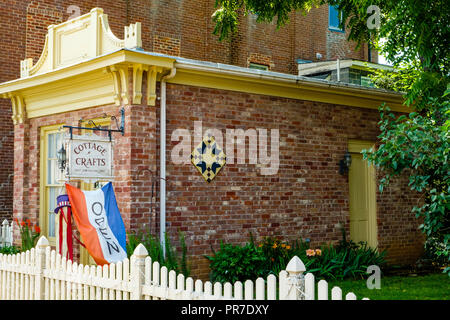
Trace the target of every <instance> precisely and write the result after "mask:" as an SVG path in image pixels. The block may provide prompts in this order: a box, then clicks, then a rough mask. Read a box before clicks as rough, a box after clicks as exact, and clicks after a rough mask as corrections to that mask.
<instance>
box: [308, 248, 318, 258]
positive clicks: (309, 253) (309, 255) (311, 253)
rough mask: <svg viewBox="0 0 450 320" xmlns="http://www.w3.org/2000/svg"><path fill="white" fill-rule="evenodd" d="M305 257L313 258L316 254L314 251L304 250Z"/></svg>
mask: <svg viewBox="0 0 450 320" xmlns="http://www.w3.org/2000/svg"><path fill="white" fill-rule="evenodd" d="M306 255H307V256H308V257H313V256H315V255H316V252H315V251H314V249H308V250H306Z"/></svg>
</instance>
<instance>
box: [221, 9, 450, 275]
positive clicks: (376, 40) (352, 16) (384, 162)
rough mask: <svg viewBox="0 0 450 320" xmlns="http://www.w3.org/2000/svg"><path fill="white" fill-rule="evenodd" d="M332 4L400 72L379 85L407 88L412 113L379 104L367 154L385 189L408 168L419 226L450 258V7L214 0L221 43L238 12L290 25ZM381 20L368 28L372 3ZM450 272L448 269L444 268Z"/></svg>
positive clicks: (379, 79) (383, 76)
mask: <svg viewBox="0 0 450 320" xmlns="http://www.w3.org/2000/svg"><path fill="white" fill-rule="evenodd" d="M325 4H329V5H332V6H335V7H337V9H338V10H339V11H340V12H341V13H342V19H341V22H340V26H341V27H344V26H345V27H346V30H349V32H348V40H352V41H355V42H356V43H357V45H358V46H357V47H359V46H360V45H361V44H363V43H365V42H369V43H371V45H372V46H373V47H374V48H375V49H377V50H378V51H379V52H380V53H382V54H383V55H384V56H385V57H386V58H387V60H388V61H390V62H391V63H392V64H393V66H394V68H396V69H397V71H396V72H395V73H390V74H389V73H386V72H379V73H378V74H376V75H375V77H374V82H375V84H376V85H378V86H379V87H382V88H385V89H391V90H395V91H401V92H403V93H404V98H405V100H404V104H405V105H406V106H408V107H410V108H411V109H412V110H413V111H412V112H411V113H409V114H404V115H399V114H394V113H392V112H390V109H389V106H387V105H383V106H381V107H380V116H381V120H380V122H379V125H380V131H381V134H380V136H379V139H380V143H379V144H378V146H377V149H376V150H370V151H366V152H365V158H366V159H368V160H369V161H370V162H371V163H374V164H375V165H376V166H377V167H378V168H380V169H382V172H383V173H384V176H383V177H382V179H381V181H380V184H379V185H380V190H383V188H384V187H385V186H386V185H387V184H388V183H389V181H390V180H391V178H392V177H393V176H397V175H400V174H403V173H405V172H407V173H408V174H409V182H410V183H409V185H410V187H411V189H413V190H415V191H417V192H419V193H420V194H421V195H422V202H421V203H420V204H418V205H417V206H416V207H414V208H413V212H415V213H416V216H418V217H422V218H423V224H422V225H421V229H422V230H423V231H424V233H425V234H426V235H427V236H428V237H433V238H434V239H438V240H439V241H441V242H443V243H444V246H443V247H442V248H443V249H442V252H440V253H439V254H440V256H443V255H444V256H446V257H447V261H449V260H448V259H449V252H450V232H449V229H450V225H449V212H450V207H449V206H450V198H449V191H450V167H449V159H448V157H449V129H450V128H449V127H450V120H449V119H450V111H449V97H450V94H449V87H450V86H449V75H450V70H449V58H450V54H449V48H450V43H449V42H450V28H449V21H450V6H449V5H448V1H444V0H432V1H417V0H328V1H326V0H216V7H217V8H218V9H217V11H216V12H215V13H214V15H213V20H214V21H215V22H216V28H215V29H214V33H215V34H217V35H219V38H220V39H221V40H223V39H225V38H231V37H232V35H233V33H234V32H236V31H237V27H238V23H239V14H240V13H243V14H244V15H246V14H249V13H253V14H256V15H257V22H271V21H273V20H274V19H276V21H277V27H278V28H279V27H281V26H283V25H284V24H286V23H288V22H289V16H290V14H291V12H292V11H301V12H303V13H304V14H307V13H308V12H309V11H310V10H311V9H312V8H314V7H317V6H320V5H325ZM374 6H376V8H378V9H379V15H378V16H377V18H379V23H377V25H376V27H373V26H372V27H371V26H369V23H368V21H369V20H370V19H371V18H372V17H373V15H374V14H377V13H376V12H374V10H373V8H374ZM446 271H447V272H448V273H449V275H450V267H449V268H447V269H446Z"/></svg>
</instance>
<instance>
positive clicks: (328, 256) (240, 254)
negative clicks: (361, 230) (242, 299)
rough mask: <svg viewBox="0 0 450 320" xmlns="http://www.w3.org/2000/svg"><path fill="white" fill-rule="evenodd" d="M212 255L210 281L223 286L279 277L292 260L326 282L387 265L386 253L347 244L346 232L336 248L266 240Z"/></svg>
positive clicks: (222, 249) (225, 246)
mask: <svg viewBox="0 0 450 320" xmlns="http://www.w3.org/2000/svg"><path fill="white" fill-rule="evenodd" d="M213 253H214V256H212V257H210V256H206V258H208V259H209V261H210V270H211V273H210V279H211V281H219V282H222V283H223V282H227V281H229V282H234V281H237V280H239V281H245V280H247V279H252V280H255V279H256V278H258V277H263V278H266V277H267V276H268V275H269V274H275V275H278V274H279V273H280V271H282V270H285V269H286V266H287V264H288V263H289V261H290V260H291V259H292V257H294V256H298V257H299V258H300V259H301V260H302V261H303V263H304V264H305V268H306V273H308V272H312V273H313V274H314V276H315V277H316V278H317V279H326V280H334V279H347V278H362V277H364V276H366V275H367V273H366V272H367V267H368V266H370V265H377V266H379V267H382V266H383V265H384V264H385V263H386V261H385V259H384V257H385V255H386V251H382V252H378V250H377V249H374V248H370V247H369V246H368V245H367V243H365V242H360V243H355V242H353V241H351V240H347V239H346V238H345V232H343V237H342V240H341V241H340V242H339V243H338V244H336V245H332V244H328V245H323V246H321V247H320V248H315V249H313V248H310V242H309V241H308V240H307V241H303V240H302V239H299V240H296V241H293V242H291V243H289V242H286V241H281V240H280V239H277V238H272V237H266V238H264V239H263V240H262V242H261V243H259V244H258V245H255V244H254V242H253V238H251V239H250V241H249V242H247V244H246V245H244V246H234V245H231V244H223V243H221V246H220V250H218V251H217V252H214V251H213Z"/></svg>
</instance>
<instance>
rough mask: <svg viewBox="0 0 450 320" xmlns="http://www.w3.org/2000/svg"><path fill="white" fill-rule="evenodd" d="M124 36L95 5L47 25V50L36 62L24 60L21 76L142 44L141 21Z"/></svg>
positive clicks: (29, 59) (39, 72)
mask: <svg viewBox="0 0 450 320" xmlns="http://www.w3.org/2000/svg"><path fill="white" fill-rule="evenodd" d="M124 35H125V37H124V39H123V40H121V39H119V38H117V37H116V36H115V35H114V34H113V33H112V31H111V29H110V27H109V23H108V15H106V14H104V13H103V9H101V8H94V9H92V10H91V11H90V12H89V13H88V14H85V15H82V16H80V17H77V18H74V19H71V20H68V21H66V22H63V23H61V24H58V25H50V26H48V33H47V35H46V36H45V44H44V50H43V51H42V55H41V57H40V58H39V60H38V61H37V62H36V64H35V65H33V60H32V59H31V58H28V59H25V60H22V61H21V64H20V76H21V78H24V77H29V76H33V75H38V74H42V73H46V72H49V71H53V70H56V69H59V68H63V67H67V66H70V65H73V64H76V63H80V62H83V61H87V60H89V59H93V58H96V57H98V56H102V55H105V54H108V53H112V52H114V51H117V50H120V49H123V48H127V49H135V48H140V47H141V46H142V39H141V23H140V22H137V23H135V24H131V25H130V26H126V27H125V32H124Z"/></svg>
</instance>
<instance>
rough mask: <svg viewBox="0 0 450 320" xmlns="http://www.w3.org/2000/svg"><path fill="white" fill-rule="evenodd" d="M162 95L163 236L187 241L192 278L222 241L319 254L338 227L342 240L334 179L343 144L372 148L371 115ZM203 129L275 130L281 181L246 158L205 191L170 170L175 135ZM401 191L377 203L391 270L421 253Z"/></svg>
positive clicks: (342, 212) (395, 188) (342, 202)
mask: <svg viewBox="0 0 450 320" xmlns="http://www.w3.org/2000/svg"><path fill="white" fill-rule="evenodd" d="M168 90H169V92H168V101H167V110H168V111H167V121H168V123H167V129H168V135H167V145H168V146H171V147H168V149H167V159H169V160H168V166H167V222H168V230H169V231H170V234H171V235H172V236H173V237H175V236H176V232H177V229H180V230H181V231H184V232H185V233H186V239H187V245H188V248H189V252H190V253H192V254H195V255H198V257H197V258H196V259H195V260H194V261H195V262H194V266H193V269H194V272H195V273H196V274H198V275H201V276H202V277H206V276H207V273H206V272H207V266H208V262H207V260H206V259H205V258H203V257H201V256H200V255H202V254H209V253H211V251H210V246H211V245H212V246H213V247H214V248H215V249H217V248H218V247H219V244H220V240H224V241H225V242H232V243H243V242H245V241H247V240H248V239H249V234H250V232H251V233H252V234H253V235H254V236H255V237H256V238H260V237H263V236H277V237H281V238H283V239H290V240H293V239H298V238H300V237H301V238H303V239H305V238H310V239H311V242H312V244H313V245H315V244H320V243H323V242H329V241H337V240H339V239H341V233H340V231H339V229H338V228H337V227H336V225H337V224H338V223H339V222H342V223H344V224H345V227H346V229H347V232H348V230H349V213H348V211H349V207H348V206H349V203H348V201H349V200H348V199H349V195H348V178H347V176H342V175H340V174H339V173H338V162H339V160H340V159H341V158H342V156H343V155H344V153H345V151H346V150H347V146H348V139H361V140H369V141H375V140H376V137H377V135H378V134H379V132H378V126H377V122H378V121H379V114H378V111H377V110H370V109H362V108H351V107H346V106H340V105H333V104H324V103H315V102H310V101H300V100H292V99H284V98H276V97H270V96H261V95H253V94H245V93H237V92H230V91H222V90H214V89H205V88H196V87H189V86H180V85H170V86H169V87H168ZM200 120H201V121H202V125H203V130H204V131H205V130H206V129H208V128H217V129H219V130H222V131H223V135H224V139H225V130H226V129H227V128H234V129H239V128H241V129H244V130H246V129H251V128H253V129H256V128H265V129H268V130H269V129H279V133H280V167H279V171H278V173H277V174H275V175H272V176H263V175H261V174H260V171H259V168H258V167H257V166H256V165H254V164H249V163H248V162H249V161H248V156H247V160H246V164H236V161H235V164H229V163H228V164H226V165H225V167H224V168H223V169H222V170H221V171H220V173H219V174H218V176H217V177H216V178H215V179H214V180H213V181H212V182H211V183H209V184H208V183H206V182H205V181H204V179H203V177H202V176H201V175H200V174H199V173H198V171H197V169H196V168H195V167H194V166H193V165H192V164H187V165H175V164H173V163H171V161H170V155H171V153H170V152H171V148H173V147H174V145H176V144H178V142H172V141H171V132H172V131H173V130H176V129H178V128H185V129H188V130H190V132H191V135H192V136H193V130H194V121H200ZM158 132H159V131H158ZM192 140H193V137H192ZM158 141H159V140H158ZM224 143H225V141H224ZM247 145H248V141H247ZM223 147H224V146H223ZM192 148H194V142H193V141H192ZM225 152H226V150H225ZM405 181H406V180H405V179H403V180H401V181H399V182H398V183H394V184H393V185H392V186H391V187H390V188H389V189H388V190H387V191H385V192H384V193H383V194H377V207H378V209H377V210H378V212H377V215H378V224H379V231H378V237H379V244H380V246H381V248H387V249H388V251H389V259H390V261H391V262H403V263H405V262H413V261H414V259H416V258H417V256H418V255H419V254H420V252H421V248H422V245H421V236H420V232H419V231H418V230H417V226H418V225H419V222H418V220H417V219H416V218H415V217H414V215H413V214H412V213H411V209H412V207H413V206H414V205H415V203H416V200H417V199H416V197H417V195H416V194H413V193H412V192H411V191H409V190H408V187H407V183H406V182H405Z"/></svg>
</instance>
